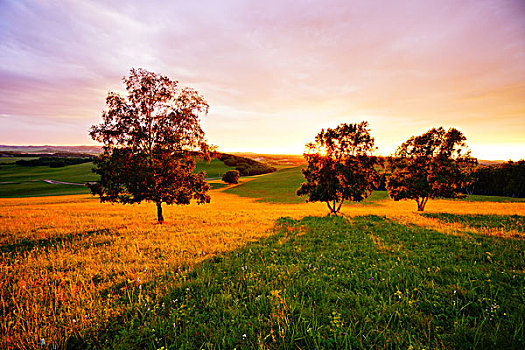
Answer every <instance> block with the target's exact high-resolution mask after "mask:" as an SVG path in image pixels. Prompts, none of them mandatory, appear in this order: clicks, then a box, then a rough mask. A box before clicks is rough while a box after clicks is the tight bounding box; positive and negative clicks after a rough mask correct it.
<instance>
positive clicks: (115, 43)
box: [0, 0, 525, 160]
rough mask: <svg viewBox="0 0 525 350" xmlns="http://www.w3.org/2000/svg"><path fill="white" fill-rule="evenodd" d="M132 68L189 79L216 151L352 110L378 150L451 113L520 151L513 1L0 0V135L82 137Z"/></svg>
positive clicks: (486, 151) (58, 140) (276, 145)
mask: <svg viewBox="0 0 525 350" xmlns="http://www.w3.org/2000/svg"><path fill="white" fill-rule="evenodd" d="M131 67H135V68H139V67H141V68H145V69H147V70H150V71H154V72H156V73H161V74H165V75H168V76H169V77H171V78H172V79H175V80H178V81H179V82H180V84H181V86H191V87H193V88H195V89H197V90H198V91H199V92H200V93H201V94H202V95H204V96H205V98H206V99H207V101H208V103H209V104H210V112H209V114H208V116H207V117H206V118H204V128H205V131H206V133H207V137H208V140H209V142H210V143H212V144H215V145H218V146H219V150H220V151H224V152H231V151H252V152H259V153H296V154H300V153H302V152H303V150H304V145H305V143H307V142H309V141H311V140H313V138H314V136H315V135H316V134H317V133H318V132H319V131H320V129H321V128H326V127H335V126H337V125H338V124H339V123H342V122H347V123H355V122H360V121H362V120H367V121H369V123H370V126H371V132H372V135H373V136H374V137H375V139H376V145H377V146H378V147H379V153H381V154H384V155H388V154H390V153H392V152H393V151H394V150H395V148H396V147H397V146H398V145H399V144H401V143H402V142H403V141H405V140H406V139H407V138H409V137H410V136H412V135H418V134H421V133H423V132H425V131H427V130H428V129H430V128H431V127H434V126H444V127H445V128H448V127H451V126H454V127H456V128H458V129H459V130H461V131H462V132H463V133H464V134H465V136H466V137H467V139H468V141H467V142H468V144H469V146H470V148H471V149H472V153H473V155H474V156H475V157H478V158H481V159H501V160H508V159H513V160H519V159H522V158H525V1H523V0H473V1H468V0H467V1H458V0H453V1H452V0H435V1H423V0H414V1H402V0H396V1H374V0H367V1H365V0H363V1H350V0H346V1H327V0H319V1H315V0H314V1H306V0H305V1H284V0H276V1H273V0H270V1H261V0H259V1H247V0H226V1H217V0H210V1H199V0H194V1H187V0H185V1H169V0H166V1H136V2H135V1H126V0H122V1H103V0H100V1H98V0H93V1H80V0H79V1H68V0H63V1H58V0H57V1H52V0H33V1H25V0H0V144H8V145H29V144H32V145H43V144H52V145H90V144H94V142H93V141H92V140H91V139H90V138H89V136H88V130H89V128H90V126H91V125H93V124H96V123H99V122H100V121H101V112H102V110H103V109H104V108H105V105H104V104H105V97H106V95H107V93H108V91H110V90H111V91H120V90H122V88H123V85H122V81H121V78H122V77H123V76H124V75H127V74H128V72H129V69H130V68H131Z"/></svg>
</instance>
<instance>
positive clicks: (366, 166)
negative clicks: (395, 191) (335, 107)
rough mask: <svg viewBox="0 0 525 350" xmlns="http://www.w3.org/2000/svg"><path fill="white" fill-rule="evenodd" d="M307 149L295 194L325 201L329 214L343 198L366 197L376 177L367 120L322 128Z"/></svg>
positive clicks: (372, 144)
mask: <svg viewBox="0 0 525 350" xmlns="http://www.w3.org/2000/svg"><path fill="white" fill-rule="evenodd" d="M306 149H307V151H306V152H305V153H304V157H305V159H306V161H307V163H308V165H307V167H306V169H303V175H304V177H305V179H306V182H305V183H303V184H302V185H301V187H300V188H299V189H298V190H297V195H298V196H306V197H307V200H308V201H310V202H317V201H320V202H326V204H327V206H328V208H329V209H330V213H331V214H332V213H333V214H335V215H337V213H338V212H339V210H340V209H341V206H342V205H343V202H344V201H345V200H349V201H356V202H359V201H362V200H363V199H365V198H366V197H368V195H369V194H370V193H371V192H372V190H373V188H374V186H375V185H376V184H377V182H378V180H379V174H378V173H377V171H376V168H375V167H376V166H377V165H378V164H379V161H378V158H377V157H375V156H373V154H372V153H373V152H374V150H375V147H374V138H373V137H371V136H370V132H369V129H368V123H367V122H361V123H359V124H345V123H343V124H341V125H339V126H337V127H336V128H335V129H330V128H328V129H326V130H324V129H322V130H321V132H320V133H319V134H317V136H316V137H315V141H314V142H312V143H309V144H307V145H306Z"/></svg>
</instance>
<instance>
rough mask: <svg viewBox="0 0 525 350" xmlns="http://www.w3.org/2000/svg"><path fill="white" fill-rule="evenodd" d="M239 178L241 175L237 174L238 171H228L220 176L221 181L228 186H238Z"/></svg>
mask: <svg viewBox="0 0 525 350" xmlns="http://www.w3.org/2000/svg"><path fill="white" fill-rule="evenodd" d="M240 177H241V174H239V171H238V170H228V171H227V172H225V173H224V175H222V181H224V182H226V183H229V184H238V183H239V178H240Z"/></svg>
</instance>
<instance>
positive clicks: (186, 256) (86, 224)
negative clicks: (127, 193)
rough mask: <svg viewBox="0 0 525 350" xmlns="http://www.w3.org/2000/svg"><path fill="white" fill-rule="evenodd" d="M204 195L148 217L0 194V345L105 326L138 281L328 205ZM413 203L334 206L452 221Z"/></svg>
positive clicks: (515, 210)
mask: <svg viewBox="0 0 525 350" xmlns="http://www.w3.org/2000/svg"><path fill="white" fill-rule="evenodd" d="M211 194H212V202H211V203H210V204H207V205H200V206H198V205H195V204H192V205H189V206H179V207H177V206H165V219H166V220H167V221H166V223H165V224H164V225H158V224H157V223H156V220H155V219H156V216H155V215H156V212H155V206H154V205H153V204H150V203H146V204H141V205H128V206H123V205H114V204H107V203H106V204H102V203H99V202H98V200H97V199H96V198H94V197H91V196H89V195H77V196H63V197H40V198H19V199H0V213H1V214H0V242H1V245H2V247H3V248H6V247H8V248H10V249H11V250H17V251H16V252H12V251H11V252H7V251H4V252H3V253H2V254H1V257H0V270H1V272H0V305H1V311H2V313H1V317H0V337H1V338H0V348H35V347H40V346H41V345H42V344H43V343H45V344H46V345H48V346H51V347H54V348H56V347H58V348H62V347H65V345H66V343H65V342H66V340H67V339H68V338H69V337H70V336H71V335H74V334H85V332H87V331H88V330H93V329H97V328H100V327H103V326H104V322H106V321H107V320H110V319H111V318H112V317H113V316H117V315H120V314H122V313H124V312H125V311H126V310H127V309H128V308H132V307H134V306H135V305H136V303H137V302H138V301H137V298H134V297H133V293H137V291H139V289H138V287H139V286H141V288H142V286H148V290H149V293H150V294H148V295H150V296H148V298H150V297H154V296H155V295H163V294H164V293H165V292H166V290H167V289H168V286H167V285H166V283H165V282H163V281H162V280H161V279H159V276H163V275H165V274H166V273H174V274H177V273H183V272H181V271H182V270H183V269H184V268H186V267H191V266H193V265H194V264H196V263H198V262H199V261H202V260H203V259H208V258H210V257H212V256H213V255H215V254H218V253H221V252H227V251H232V250H234V249H236V248H239V247H241V246H243V245H246V244H247V243H248V242H250V241H254V240H258V239H261V238H264V237H266V236H268V235H269V234H271V230H270V228H271V227H272V226H273V225H274V222H275V220H276V219H278V218H279V217H283V216H289V217H292V218H301V217H304V216H309V215H314V216H321V215H326V214H327V212H328V210H327V208H326V206H325V205H324V204H322V203H310V204H265V203H259V202H256V201H255V200H254V199H248V198H241V197H237V196H235V195H232V194H227V193H223V192H222V191H221V190H215V191H212V192H211ZM415 209H416V205H415V203H414V202H393V201H388V200H387V201H382V202H378V203H377V204H376V205H360V204H349V205H345V206H343V209H342V212H343V214H344V215H346V216H349V217H351V216H358V215H381V216H387V217H390V218H392V219H393V220H396V221H399V222H401V223H407V224H416V225H420V226H427V227H431V228H433V229H438V230H439V231H442V232H449V233H454V232H456V231H458V229H459V228H458V227H453V226H450V225H446V224H442V223H439V222H438V221H436V220H433V219H428V218H425V217H422V216H420V215H418V213H417V212H416V211H415ZM427 211H429V212H449V213H455V214H506V215H509V214H519V215H525V203H488V202H483V203H475V202H459V201H457V202H456V201H440V200H435V201H431V202H430V203H429V204H428V208H427ZM380 243H381V242H378V244H380ZM387 248H389V247H385V249H387ZM4 250H5V249H4ZM140 290H142V289H140ZM141 300H142V302H144V300H147V298H146V299H141Z"/></svg>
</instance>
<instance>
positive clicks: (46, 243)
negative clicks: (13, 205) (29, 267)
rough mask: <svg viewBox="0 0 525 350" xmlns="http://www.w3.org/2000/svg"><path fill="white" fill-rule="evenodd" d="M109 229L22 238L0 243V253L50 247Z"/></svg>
mask: <svg viewBox="0 0 525 350" xmlns="http://www.w3.org/2000/svg"><path fill="white" fill-rule="evenodd" d="M108 234H110V230H109V229H107V228H104V229H99V230H91V231H85V232H78V233H71V234H68V235H62V236H53V237H50V238H42V239H27V238H24V239H22V240H21V241H19V242H18V243H12V244H2V245H0V253H11V254H24V253H26V252H30V251H32V250H33V249H37V248H42V249H50V248H52V247H55V246H57V245H62V244H64V243H72V242H74V241H75V240H80V239H85V238H87V237H92V236H97V235H108Z"/></svg>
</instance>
